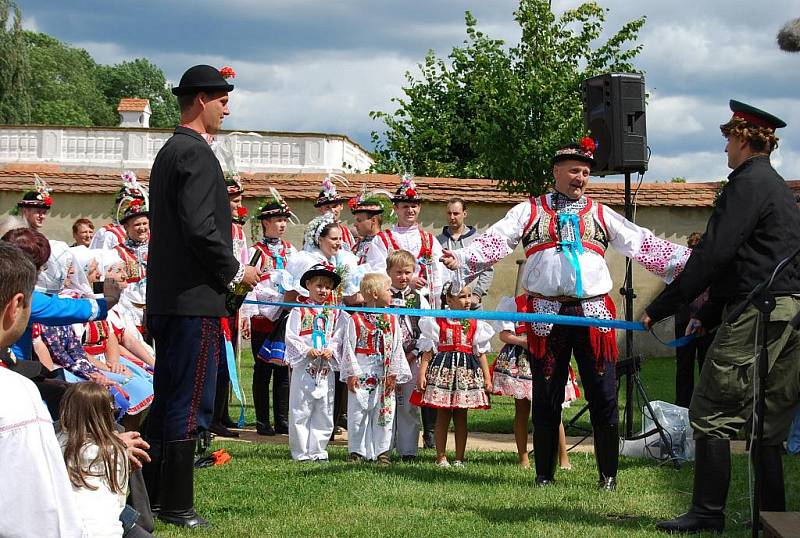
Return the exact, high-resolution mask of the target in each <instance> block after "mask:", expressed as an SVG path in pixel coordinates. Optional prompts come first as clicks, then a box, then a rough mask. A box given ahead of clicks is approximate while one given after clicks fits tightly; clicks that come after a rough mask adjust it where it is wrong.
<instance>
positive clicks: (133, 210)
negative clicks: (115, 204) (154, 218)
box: [119, 198, 149, 224]
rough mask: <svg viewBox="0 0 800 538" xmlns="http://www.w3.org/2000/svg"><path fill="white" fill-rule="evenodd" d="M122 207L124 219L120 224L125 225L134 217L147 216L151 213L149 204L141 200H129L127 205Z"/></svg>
mask: <svg viewBox="0 0 800 538" xmlns="http://www.w3.org/2000/svg"><path fill="white" fill-rule="evenodd" d="M120 207H121V208H122V218H120V219H119V223H120V224H125V223H126V222H127V221H129V220H130V219H132V218H134V217H138V216H141V215H145V216H146V215H147V214H148V211H149V208H148V207H147V202H146V201H145V200H142V199H141V198H131V199H128V200H127V203H123V204H122V205H121V206H120Z"/></svg>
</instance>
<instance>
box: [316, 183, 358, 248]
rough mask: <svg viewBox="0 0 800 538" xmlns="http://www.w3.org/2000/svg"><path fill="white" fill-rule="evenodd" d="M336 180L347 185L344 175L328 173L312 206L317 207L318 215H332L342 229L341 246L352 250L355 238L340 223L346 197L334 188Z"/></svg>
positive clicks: (345, 226)
mask: <svg viewBox="0 0 800 538" xmlns="http://www.w3.org/2000/svg"><path fill="white" fill-rule="evenodd" d="M336 181H338V182H339V183H341V184H342V185H344V186H348V185H349V184H348V183H347V180H346V179H345V178H344V177H342V176H340V175H336V174H328V175H327V176H325V178H324V179H323V180H322V189H321V190H320V191H319V195H317V200H316V201H315V202H314V207H316V208H317V213H319V214H320V215H324V214H325V213H330V214H331V215H333V220H335V221H336V222H338V223H339V229H340V230H341V231H342V247H343V248H344V249H345V250H347V251H349V252H352V251H353V247H355V245H356V240H355V238H354V237H353V234H352V233H351V232H350V229H349V228H348V227H347V225H346V224H344V223H342V217H341V216H342V209H343V208H344V202H345V200H347V198H344V197H343V196H340V195H339V191H337V190H336V183H335V182H336Z"/></svg>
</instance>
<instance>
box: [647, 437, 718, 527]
mask: <svg viewBox="0 0 800 538" xmlns="http://www.w3.org/2000/svg"><path fill="white" fill-rule="evenodd" d="M730 481H731V443H730V441H729V440H728V439H712V438H707V437H706V438H703V439H698V440H697V441H696V442H695V461H694V490H693V493H692V506H691V507H690V508H689V511H688V512H686V513H685V514H682V515H680V516H678V517H676V518H675V519H670V520H669V521H662V522H661V523H658V524H656V528H658V529H659V530H662V531H666V532H670V533H677V532H685V533H690V534H694V533H698V532H703V531H712V532H722V531H723V530H724V529H725V501H726V499H727V498H728V485H729V484H730Z"/></svg>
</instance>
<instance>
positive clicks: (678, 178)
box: [669, 176, 686, 183]
mask: <svg viewBox="0 0 800 538" xmlns="http://www.w3.org/2000/svg"><path fill="white" fill-rule="evenodd" d="M669 182H670V183H686V178H685V177H683V176H676V177H674V178H672V179H670V180H669Z"/></svg>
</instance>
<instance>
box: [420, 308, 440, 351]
mask: <svg viewBox="0 0 800 538" xmlns="http://www.w3.org/2000/svg"><path fill="white" fill-rule="evenodd" d="M419 331H420V335H419V338H418V339H417V351H418V352H419V353H425V352H426V351H432V352H433V353H436V348H437V347H438V344H439V325H438V324H437V323H436V318H431V317H426V318H420V319H419Z"/></svg>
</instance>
